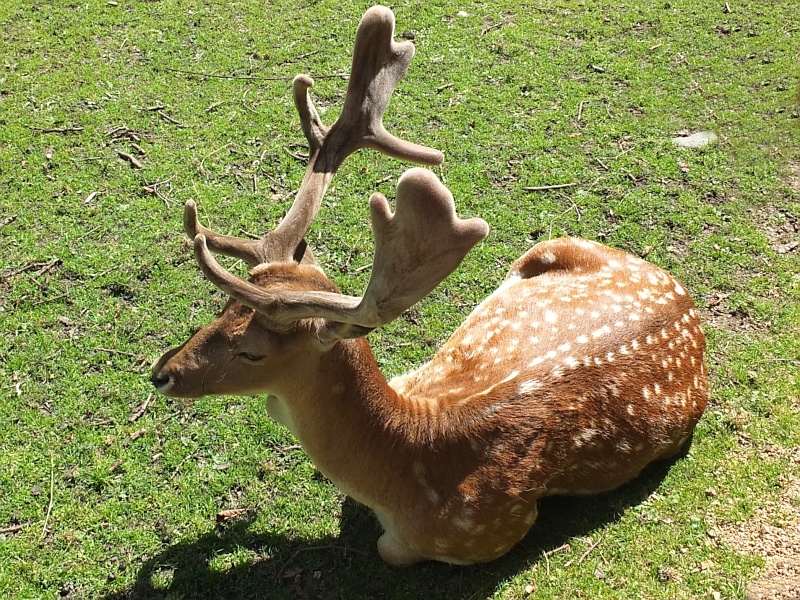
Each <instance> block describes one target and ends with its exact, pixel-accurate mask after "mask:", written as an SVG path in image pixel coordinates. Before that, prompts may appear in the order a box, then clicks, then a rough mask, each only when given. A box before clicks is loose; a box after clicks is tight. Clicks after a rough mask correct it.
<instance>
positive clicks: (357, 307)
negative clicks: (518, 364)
mask: <svg viewBox="0 0 800 600" xmlns="http://www.w3.org/2000/svg"><path fill="white" fill-rule="evenodd" d="M370 213H371V218H372V228H373V231H374V233H375V259H374V261H373V269H372V277H371V278H370V281H369V284H368V285H367V289H366V292H365V294H364V296H363V297H361V298H359V297H353V296H345V295H342V294H335V293H329V292H289V291H282V292H281V293H280V294H276V293H273V292H268V291H265V290H264V289H262V288H260V287H258V286H256V285H254V284H252V283H249V282H247V281H244V280H242V279H239V278H237V277H235V276H233V275H231V274H230V273H228V272H227V271H225V270H224V269H223V268H222V267H221V266H219V264H218V263H217V262H216V260H214V257H213V256H212V255H211V253H210V252H208V250H207V248H206V241H205V238H204V237H203V236H198V237H197V238H196V239H195V254H196V256H197V260H198V262H199V263H200V265H201V268H202V270H203V273H204V274H205V276H206V277H207V278H208V279H209V280H210V281H211V282H212V283H214V285H216V286H217V287H218V288H220V289H221V290H223V291H224V292H226V293H227V294H228V295H230V296H231V297H233V298H235V299H236V300H238V301H239V302H242V303H243V304H245V305H247V306H250V307H251V308H252V309H253V310H255V311H257V312H259V313H261V314H263V315H265V316H267V317H269V318H271V319H274V320H275V321H276V322H283V323H287V324H288V323H291V322H293V321H296V320H298V319H302V318H310V317H318V318H325V319H328V321H329V323H328V324H327V326H326V328H325V329H324V330H323V331H321V332H320V340H321V341H323V342H332V341H335V340H337V339H341V338H346V337H359V336H362V335H365V334H366V333H367V332H369V331H370V330H371V329H375V328H376V327H380V326H381V325H384V324H386V323H388V322H390V321H392V320H393V319H395V318H397V317H398V316H400V315H401V314H402V313H403V312H404V311H405V310H406V309H408V308H409V307H411V306H412V305H414V304H416V303H417V302H419V301H420V300H421V299H422V298H424V297H425V296H427V295H428V293H430V291H431V290H433V288H435V287H436V286H437V285H438V284H439V283H440V282H441V281H442V280H443V279H444V278H445V277H447V276H448V275H449V274H450V273H452V272H453V271H454V270H455V269H456V267H458V265H459V264H460V263H461V261H462V260H463V259H464V256H466V254H467V253H468V252H469V251H470V249H472V247H473V246H474V245H475V244H477V243H478V242H480V241H481V240H482V239H483V238H485V237H486V235H487V234H488V232H489V226H488V225H487V224H486V222H485V221H484V220H483V219H479V218H472V219H467V220H462V219H459V218H458V217H457V216H456V214H455V204H454V202H453V196H452V194H451V193H450V191H449V190H448V189H447V188H446V187H445V186H444V185H443V184H442V183H441V182H440V181H439V180H438V179H437V178H436V176H435V175H434V174H433V173H431V172H430V171H427V170H425V169H419V168H415V169H410V170H409V171H407V172H406V173H405V174H403V176H402V177H401V178H400V181H399V182H398V184H397V211H396V212H395V214H392V212H391V210H390V209H389V204H388V202H387V201H386V198H385V197H384V196H383V194H373V195H372V197H371V198H370Z"/></svg>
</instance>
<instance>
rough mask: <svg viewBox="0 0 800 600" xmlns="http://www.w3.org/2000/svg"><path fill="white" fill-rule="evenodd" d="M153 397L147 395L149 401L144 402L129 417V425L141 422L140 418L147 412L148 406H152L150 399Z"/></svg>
mask: <svg viewBox="0 0 800 600" xmlns="http://www.w3.org/2000/svg"><path fill="white" fill-rule="evenodd" d="M152 397H153V394H152V393H150V394H147V399H146V400H145V401H144V402H142V403H141V404H140V405H139V406H138V407H137V408H136V410H134V411H133V413H132V414H131V416H130V417H128V423H135V422H136V421H138V420H139V418H140V417H141V416H142V415H143V414H144V411H146V410H147V406H148V405H149V404H150V399H151V398H152Z"/></svg>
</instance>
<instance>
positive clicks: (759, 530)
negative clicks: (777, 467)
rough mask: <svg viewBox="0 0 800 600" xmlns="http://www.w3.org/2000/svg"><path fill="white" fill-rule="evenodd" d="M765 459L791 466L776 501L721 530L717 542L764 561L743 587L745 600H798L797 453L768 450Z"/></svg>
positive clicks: (799, 458)
mask: <svg viewBox="0 0 800 600" xmlns="http://www.w3.org/2000/svg"><path fill="white" fill-rule="evenodd" d="M766 455H772V456H774V457H784V458H787V457H788V459H789V461H790V464H791V469H790V470H789V472H788V473H786V475H785V476H784V478H783V480H782V481H781V483H782V485H783V489H782V491H781V493H780V495H779V497H778V499H777V500H776V501H770V502H767V503H765V505H764V506H763V507H761V508H759V509H758V510H757V511H756V512H755V514H754V515H753V517H752V518H751V519H749V520H748V521H746V522H744V523H739V524H736V525H732V526H730V527H727V528H723V529H722V530H721V531H720V538H721V539H722V540H723V541H724V542H725V543H727V544H728V545H730V546H731V547H732V548H733V549H735V550H736V551H737V552H739V553H741V554H747V555H750V556H760V557H762V558H764V561H765V565H764V568H763V569H762V570H761V573H760V574H759V575H758V576H757V579H756V580H754V581H752V582H751V583H750V584H749V585H748V587H747V598H748V600H799V599H800V479H799V478H798V477H797V476H796V473H797V471H798V469H800V449H798V448H795V449H792V450H785V449H777V448H772V449H768V450H767V452H766ZM787 455H788V456H787ZM765 458H767V456H765Z"/></svg>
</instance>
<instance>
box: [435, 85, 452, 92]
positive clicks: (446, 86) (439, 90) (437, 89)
mask: <svg viewBox="0 0 800 600" xmlns="http://www.w3.org/2000/svg"><path fill="white" fill-rule="evenodd" d="M454 85H455V84H454V83H445V84H444V85H440V86H439V87H437V88H436V91H437V92H443V91H444V90H446V89H447V88H451V87H453V86H454Z"/></svg>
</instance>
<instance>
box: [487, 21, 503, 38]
mask: <svg viewBox="0 0 800 600" xmlns="http://www.w3.org/2000/svg"><path fill="white" fill-rule="evenodd" d="M505 24H506V23H505V21H501V22H500V23H495V24H494V25H489V26H488V27H484V28H483V30H481V35H486V34H487V33H489V32H490V31H491V30H492V29H500V28H501V27H502V26H503V25H505Z"/></svg>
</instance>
